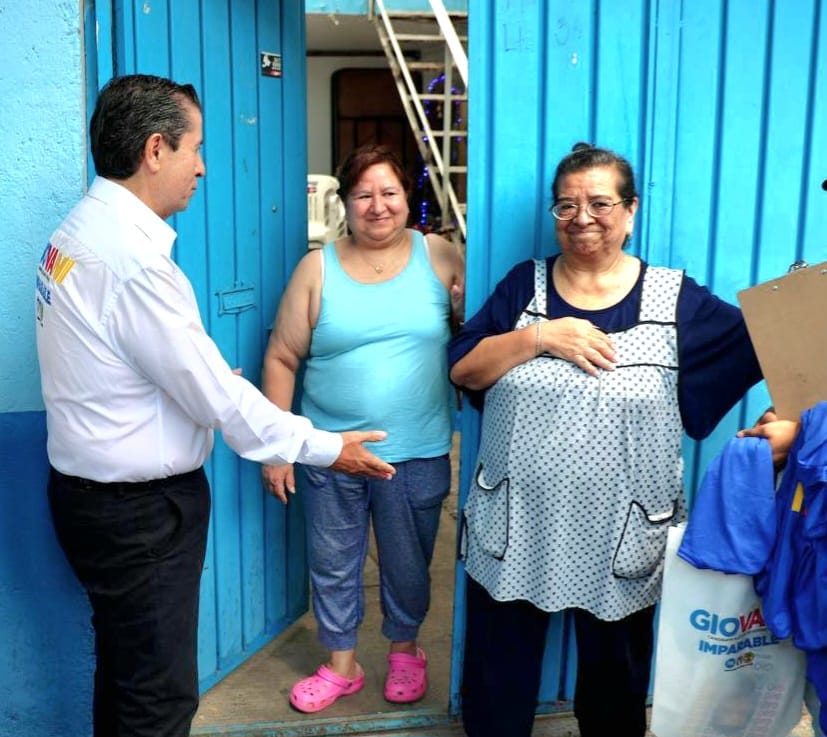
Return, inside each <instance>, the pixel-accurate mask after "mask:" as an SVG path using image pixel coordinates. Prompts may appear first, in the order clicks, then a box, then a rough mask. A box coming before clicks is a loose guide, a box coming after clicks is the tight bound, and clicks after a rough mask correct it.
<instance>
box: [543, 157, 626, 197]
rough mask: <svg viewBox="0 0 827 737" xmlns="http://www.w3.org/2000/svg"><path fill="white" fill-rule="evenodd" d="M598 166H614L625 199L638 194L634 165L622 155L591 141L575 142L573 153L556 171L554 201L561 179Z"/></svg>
mask: <svg viewBox="0 0 827 737" xmlns="http://www.w3.org/2000/svg"><path fill="white" fill-rule="evenodd" d="M596 166H613V167H614V168H615V170H616V171H617V174H618V182H617V190H618V193H619V194H620V196H621V197H622V198H623V199H624V200H632V199H634V198H635V197H637V196H638V194H637V191H636V190H635V175H634V172H633V171H632V165H631V164H630V163H629V162H628V161H626V159H624V158H623V157H622V156H618V154H616V153H615V152H614V151H609V149H607V148H597V147H596V146H593V145H592V144H590V143H575V144H574V146H572V149H571V153H569V154H567V155H566V156H564V157H563V158H562V159H561V160H560V163H559V164H557V171H555V172H554V182H553V183H552V185H551V194H552V198H553V200H554V202H557V198H558V197H559V195H560V192H559V185H560V180H561V179H563V178H564V177H566V176H568V175H569V174H572V173H573V172H577V171H585V170H586V169H593V168H594V167H596Z"/></svg>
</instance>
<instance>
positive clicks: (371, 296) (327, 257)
mask: <svg viewBox="0 0 827 737" xmlns="http://www.w3.org/2000/svg"><path fill="white" fill-rule="evenodd" d="M410 232H411V237H412V245H411V257H410V260H409V262H408V264H407V266H406V267H405V268H404V269H403V270H402V271H401V272H400V273H399V274H398V275H397V276H395V277H394V278H392V279H389V280H388V281H385V282H382V283H380V284H361V283H359V282H357V281H355V280H354V279H352V278H351V277H350V276H348V275H347V274H346V273H345V271H344V270H343V269H342V266H341V264H340V263H339V258H338V256H337V254H336V248H335V246H334V245H333V244H332V243H329V244H327V245H326V246H325V247H324V248H323V249H322V259H323V267H324V271H323V278H322V295H321V308H320V310H319V321H318V324H317V325H316V328H315V329H314V330H313V335H312V338H311V342H310V352H309V355H308V358H307V361H306V367H305V375H304V392H303V397H302V414H304V415H305V416H306V417H309V418H310V420H312V422H313V424H314V425H315V426H316V427H319V428H321V429H323V430H330V431H333V432H342V431H344V430H386V431H387V432H388V437H387V439H386V440H383V441H382V442H379V443H370V444H368V446H367V447H368V448H369V449H370V451H371V452H372V453H375V454H376V455H378V456H379V457H381V458H382V459H384V460H386V461H388V462H399V461H406V460H411V459H413V458H435V457H437V456H441V455H443V454H445V453H447V452H448V450H449V449H450V444H451V417H452V410H451V405H450V402H451V389H450V384H449V382H448V363H447V353H446V345H447V343H448V338H449V336H450V330H449V326H448V317H449V312H450V300H449V295H448V291H447V290H446V289H445V286H444V285H443V284H442V282H441V281H440V280H439V278H438V277H437V276H436V274H435V273H434V271H433V269H432V267H431V263H430V260H429V258H428V252H427V249H426V247H425V238H424V236H423V235H422V233H420V232H418V231H410Z"/></svg>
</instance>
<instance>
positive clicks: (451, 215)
mask: <svg viewBox="0 0 827 737" xmlns="http://www.w3.org/2000/svg"><path fill="white" fill-rule="evenodd" d="M429 3H430V6H431V10H430V11H411V10H394V9H393V8H392V7H388V6H391V5H392V4H393V0H370V3H369V9H368V15H369V17H370V19H371V21H372V22H373V24H374V26H375V27H376V30H377V33H378V35H379V40H380V41H381V43H382V48H383V50H384V52H385V56H386V57H387V59H388V64H389V66H390V68H391V71H392V73H393V77H394V80H395V82H396V87H397V90H398V91H399V98H400V100H401V101H402V106H403V108H404V110H405V115H406V116H407V118H408V123H409V125H410V127H411V130H412V131H413V134H414V138H415V140H416V143H417V147H418V148H419V153H420V156H421V157H422V160H423V162H424V163H425V167H426V171H427V175H428V178H429V180H430V183H431V186H432V188H433V191H434V195H435V197H436V200H437V203H436V204H437V206H438V208H439V223H440V225H439V227H438V229H437V230H438V232H440V233H442V234H444V235H445V236H447V237H449V238H451V239H452V240H454V241H455V242H461V243H464V242H465V233H466V227H465V214H466V178H467V173H468V166H467V141H468V129H467V120H468V113H467V111H468V55H467V51H466V46H467V42H468V41H467V39H468V36H467V24H468V13H467V12H450V13H449V12H448V11H447V10H446V9H445V6H444V4H443V2H442V0H429ZM418 80H421V83H420V84H417V81H418ZM440 87H441V89H439V88H440Z"/></svg>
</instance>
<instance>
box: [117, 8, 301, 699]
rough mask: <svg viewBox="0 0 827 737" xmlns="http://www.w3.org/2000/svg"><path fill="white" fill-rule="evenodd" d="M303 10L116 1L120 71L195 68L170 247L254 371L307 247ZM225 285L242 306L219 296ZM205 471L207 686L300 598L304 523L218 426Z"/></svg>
mask: <svg viewBox="0 0 827 737" xmlns="http://www.w3.org/2000/svg"><path fill="white" fill-rule="evenodd" d="M302 11H303V5H302V4H300V3H297V2H284V3H272V2H264V1H263V0H262V1H260V2H256V1H255V0H251V1H250V2H229V1H226V2H208V1H207V0H157V1H156V2H152V3H143V2H125V3H123V4H122V6H121V7H120V8H119V10H118V11H117V12H116V14H115V15H116V21H115V25H116V31H117V32H116V35H117V49H118V54H117V58H118V59H119V60H120V68H119V70H118V71H119V72H147V73H154V74H161V75H165V76H172V77H173V78H175V79H177V80H179V81H188V82H192V83H193V84H194V85H195V86H196V89H197V90H198V92H199V95H200V97H201V100H202V104H203V107H204V135H205V143H204V159H205V163H206V168H207V175H206V178H205V180H204V182H203V183H202V184H201V186H200V187H199V191H198V193H197V194H196V196H195V197H194V198H193V201H192V203H191V205H190V207H189V208H188V209H187V211H186V212H184V213H180V214H179V215H178V216H176V218H175V221H174V226H175V227H176V229H177V230H178V234H179V236H178V241H177V245H176V249H175V257H176V259H177V260H178V262H179V263H180V264H181V266H182V268H183V269H184V271H185V272H186V273H187V275H188V276H189V277H190V280H191V281H192V283H193V287H194V289H195V292H196V296H197V298H198V301H199V305H200V307H201V311H202V316H203V318H204V322H205V325H206V328H207V330H208V332H209V333H210V335H211V336H212V337H213V339H214V340H215V341H216V343H217V344H218V346H219V348H220V349H221V352H222V354H223V355H224V357H225V358H226V359H227V360H228V362H229V363H230V364H231V365H232V366H233V367H239V368H241V369H242V370H243V373H244V376H245V377H246V378H248V379H249V380H250V381H252V382H254V383H256V384H258V383H259V382H260V368H261V362H262V357H263V350H264V346H265V344H266V340H267V328H268V327H269V325H270V323H271V321H272V319H273V315H274V313H275V309H276V305H277V303H278V300H279V298H280V296H281V293H282V291H283V288H284V284H285V280H286V277H287V276H288V275H289V274H290V273H291V272H292V269H293V266H294V265H295V263H296V262H297V261H298V258H299V257H300V255H301V254H302V253H303V251H304V249H305V247H306V246H305V240H306V235H305V234H306V201H305V198H306V181H305V176H306V163H305V161H306V140H305V139H306V133H305V123H304V118H305V96H306V92H305V86H306V76H305V75H306V66H305V60H304V13H303V12H302ZM118 19H120V25H118ZM261 52H271V53H277V54H280V55H281V62H282V75H281V76H266V75H263V74H262V73H261V69H260V58H259V57H260V53H261ZM231 294H234V295H236V297H235V298H234V299H233V301H234V302H236V303H237V302H238V301H241V302H244V305H243V309H239V310H237V311H233V310H228V309H227V304H228V303H226V302H225V299H226V298H227V297H228V295H231ZM239 295H241V296H239ZM208 473H209V476H210V482H211V486H212V491H213V514H212V520H211V528H210V537H209V541H208V549H207V561H206V565H205V575H204V576H203V577H202V587H201V618H200V630H199V672H200V675H201V679H202V688H207V687H209V686H210V685H212V684H213V683H215V682H216V681H217V680H219V679H220V678H222V677H223V676H224V675H226V674H227V673H228V672H229V671H230V670H231V669H232V668H234V667H236V666H237V665H238V664H239V663H240V662H242V661H243V660H244V659H245V658H246V657H248V656H249V655H250V654H251V653H252V652H254V651H255V650H256V649H258V648H259V647H261V645H262V644H264V643H265V642H266V641H267V640H268V639H269V638H270V637H272V636H273V635H274V634H276V633H277V632H279V631H280V630H281V629H283V628H284V627H285V626H287V624H289V623H290V622H291V621H292V620H293V619H295V618H296V616H298V615H299V614H300V613H301V612H302V611H303V610H304V609H305V608H306V603H307V582H306V572H305V568H304V545H303V537H302V536H301V534H300V533H297V532H296V531H295V529H294V528H296V527H300V525H301V518H300V509H298V507H297V506H296V505H293V506H292V507H291V508H284V507H282V506H281V505H280V504H277V503H276V502H274V501H273V500H272V499H270V498H269V497H267V496H266V495H265V494H264V492H263V491H262V488H261V481H260V469H259V466H258V465H257V464H252V463H249V462H246V461H242V460H241V459H239V458H238V457H237V456H236V455H235V454H234V453H233V452H232V451H231V450H229V448H228V447H227V446H226V445H225V444H224V443H223V442H222V441H221V439H220V438H218V439H217V442H216V447H215V450H214V452H213V454H212V457H211V460H210V463H209V464H208Z"/></svg>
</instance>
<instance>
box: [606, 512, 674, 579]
mask: <svg viewBox="0 0 827 737" xmlns="http://www.w3.org/2000/svg"><path fill="white" fill-rule="evenodd" d="M677 511H678V503H677V501H675V502H672V507H671V508H670V509H669V510H667V511H665V512H659V513H656V514H647V513H646V510H645V509H644V508H643V507H642V506H641V505H640V504H639V503H638V502H630V503H629V513H628V514H627V516H626V524H625V525H624V526H623V534H622V535H621V536H620V542H619V543H618V546H617V550H615V555H614V559H613V560H612V573H613V574H614V575H615V576H616V577H617V578H628V579H634V578H643V577H644V576H648V575H650V574H652V573H653V572H654V571H655V570H657V567H658V566H659V565H660V562H661V561H662V560H663V555H664V552H665V550H666V535H667V533H668V531H669V526H670V525H671V524H672V521H673V519H674V518H675V514H676V513H677Z"/></svg>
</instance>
